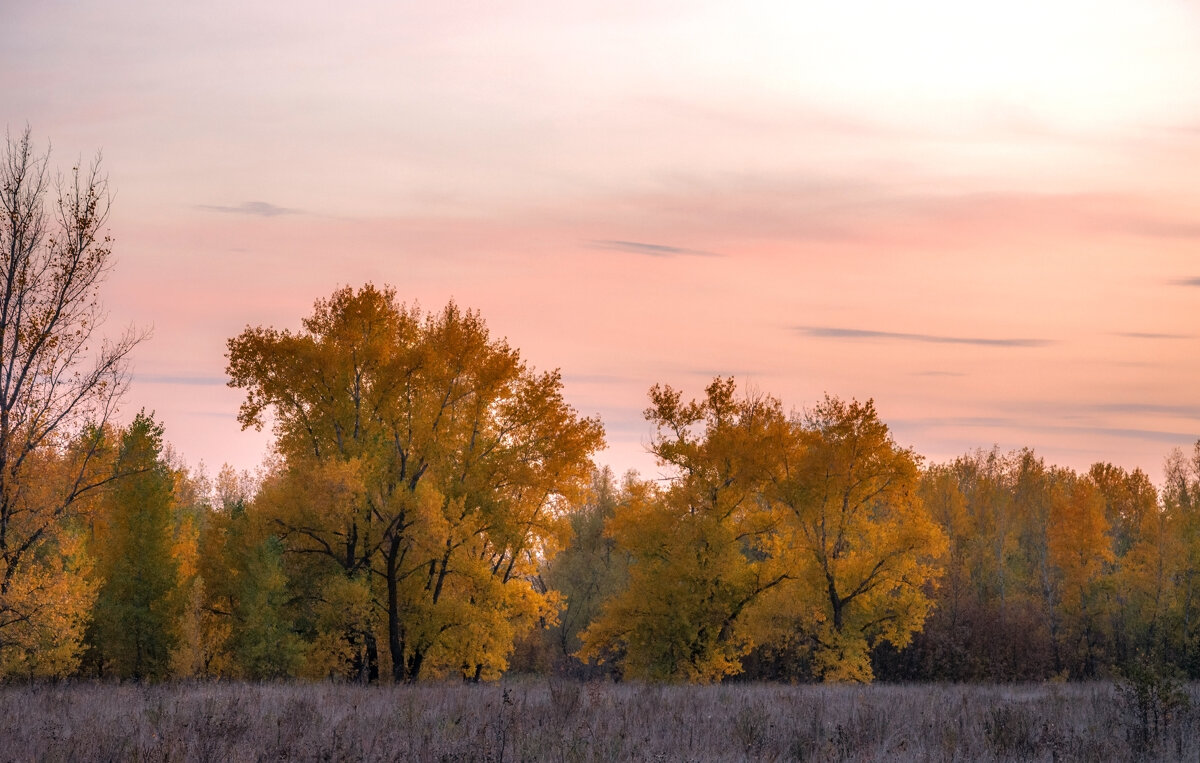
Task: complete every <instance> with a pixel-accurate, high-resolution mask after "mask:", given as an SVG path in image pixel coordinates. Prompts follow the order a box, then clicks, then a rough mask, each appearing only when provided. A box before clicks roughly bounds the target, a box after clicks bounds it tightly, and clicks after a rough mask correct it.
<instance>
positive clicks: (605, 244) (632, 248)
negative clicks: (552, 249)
mask: <svg viewBox="0 0 1200 763" xmlns="http://www.w3.org/2000/svg"><path fill="white" fill-rule="evenodd" d="M588 245H589V246H592V247H595V248H596V249H613V250H616V251H618V252H632V253H634V254H645V255H648V256H650V257H679V256H681V255H683V256H688V257H721V256H722V255H720V254H717V253H716V252H706V251H704V250H703V249H685V248H683V247H680V246H665V245H663V244H647V243H644V242H641V241H615V240H607V239H604V240H595V239H593V240H591V241H589V242H588Z"/></svg>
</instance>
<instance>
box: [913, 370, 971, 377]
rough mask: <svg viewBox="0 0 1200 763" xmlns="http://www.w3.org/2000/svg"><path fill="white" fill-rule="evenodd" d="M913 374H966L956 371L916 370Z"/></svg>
mask: <svg viewBox="0 0 1200 763" xmlns="http://www.w3.org/2000/svg"><path fill="white" fill-rule="evenodd" d="M913 376H947V377H949V376H966V374H964V373H959V372H958V371H916V372H914V373H913Z"/></svg>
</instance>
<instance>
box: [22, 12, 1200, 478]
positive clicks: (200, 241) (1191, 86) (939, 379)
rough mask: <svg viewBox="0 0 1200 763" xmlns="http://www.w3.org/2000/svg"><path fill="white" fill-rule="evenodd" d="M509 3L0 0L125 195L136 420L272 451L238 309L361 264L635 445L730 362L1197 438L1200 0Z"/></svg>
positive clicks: (238, 454) (830, 382)
mask: <svg viewBox="0 0 1200 763" xmlns="http://www.w3.org/2000/svg"><path fill="white" fill-rule="evenodd" d="M503 5H504V6H506V9H505V10H498V9H497V8H496V7H495V6H494V5H493V4H490V3H481V2H464V3H395V4H394V3H344V4H341V5H339V6H330V5H329V4H327V3H316V2H296V3H290V4H287V5H283V4H272V3H258V4H246V3H241V2H217V3H206V4H195V5H187V4H149V3H139V2H132V1H121V2H107V3H68V2H59V1H53V2H46V3H26V4H19V5H13V6H9V7H8V8H6V9H5V10H4V11H3V12H0V21H2V22H3V23H0V51H2V52H0V89H2V90H0V91H2V92H3V94H4V98H3V101H2V103H3V106H0V121H2V122H3V123H4V125H6V126H7V128H8V130H9V132H10V133H13V134H16V133H19V132H20V131H21V130H22V129H23V128H24V127H25V125H26V124H28V125H29V126H30V127H31V128H32V130H33V134H34V137H35V139H36V140H38V141H40V142H41V145H43V146H44V145H45V142H46V141H49V142H50V143H52V146H53V154H52V163H53V164H55V165H57V166H60V167H63V168H69V167H70V166H71V163H73V162H74V161H75V160H76V159H77V158H78V157H82V158H83V160H84V161H85V162H86V161H87V160H88V159H89V158H90V156H91V155H92V153H93V152H94V151H96V150H97V149H99V150H101V151H102V152H103V162H104V167H105V168H106V170H107V172H108V174H109V177H110V181H111V184H112V186H113V188H115V189H116V197H115V200H114V205H113V213H112V216H111V218H110V222H109V228H110V229H111V232H112V235H113V237H114V239H115V241H116V245H115V252H116V255H117V258H118V262H117V265H116V268H115V270H114V271H113V274H112V276H111V278H110V280H109V282H108V285H107V287H106V289H105V291H104V295H105V299H106V303H107V306H108V308H109V311H110V319H109V321H110V323H109V328H110V332H111V333H113V334H115V333H117V332H118V331H119V330H120V328H121V327H123V326H124V325H126V324H134V325H137V326H153V330H154V334H153V339H152V340H151V341H148V342H146V343H144V344H143V345H142V346H140V347H139V348H138V350H137V352H136V355H135V357H134V365H135V376H134V382H133V384H132V386H131V389H130V391H129V394H128V396H127V402H126V405H125V418H131V417H132V415H133V414H134V413H136V411H137V410H138V409H139V408H141V407H145V408H146V409H147V410H154V411H156V412H157V417H158V419H159V420H160V421H162V422H163V423H164V425H165V427H166V438H167V440H168V441H170V442H171V443H172V444H173V445H174V447H175V448H176V449H177V450H178V451H179V452H180V453H181V454H182V455H183V457H184V458H185V459H186V460H187V461H188V462H190V463H193V464H194V463H197V462H199V461H204V462H205V463H206V464H207V465H208V467H209V469H210V471H215V469H216V468H217V467H219V466H220V464H221V463H223V462H230V463H232V464H234V465H235V466H237V467H239V468H243V467H245V468H250V467H253V466H254V465H256V464H257V463H258V462H259V461H260V460H261V458H262V457H263V455H264V454H265V453H266V451H267V448H268V447H269V443H270V434H269V432H265V431H264V432H262V433H255V432H253V431H249V432H242V431H240V428H239V426H238V424H237V421H236V418H235V416H236V413H237V407H238V404H239V402H240V400H241V394H242V393H241V392H239V391H236V390H231V389H228V388H226V386H225V383H226V377H225V365H226V360H225V357H224V354H225V351H226V340H227V339H228V338H230V337H232V336H235V335H236V334H238V333H239V332H240V331H242V329H244V328H245V327H246V326H247V325H248V324H249V325H269V326H276V327H281V328H282V327H288V328H295V327H298V325H299V320H300V317H301V316H303V315H307V314H309V312H310V311H311V307H312V304H313V301H314V300H316V299H318V298H322V297H326V296H328V295H329V294H330V293H331V292H332V291H333V290H334V288H335V287H337V286H339V285H347V284H348V285H353V286H358V285H361V284H363V283H365V282H367V281H373V282H375V283H377V284H383V283H387V284H391V285H393V286H394V287H395V288H396V289H397V292H398V294H399V296H400V298H401V299H403V300H405V301H407V302H419V303H420V304H421V305H422V306H424V307H426V308H430V309H437V308H439V307H441V306H442V305H444V304H445V303H446V302H447V301H448V300H451V299H454V300H456V301H457V302H458V303H459V304H460V305H463V306H466V307H471V308H474V309H478V310H480V311H481V312H482V314H483V316H484V318H485V319H486V321H487V323H488V326H489V327H490V329H491V330H492V332H493V333H494V334H496V335H498V336H505V337H507V338H508V340H509V342H510V343H511V344H512V345H513V346H515V347H517V348H519V349H520V350H521V353H522V356H523V357H524V358H525V359H526V360H527V361H528V362H529V363H531V364H532V365H534V366H536V367H537V368H541V369H548V368H555V367H558V368H560V369H561V370H562V374H563V377H564V382H565V389H566V393H567V396H568V399H569V401H570V402H571V403H572V404H573V405H574V406H575V407H576V408H577V409H578V410H579V412H580V413H582V414H585V415H592V414H598V415H599V416H600V417H601V418H602V420H603V422H604V425H605V428H606V432H607V441H608V444H609V447H608V450H607V451H606V452H604V453H603V454H602V455H601V460H602V461H604V462H607V463H608V464H610V465H611V466H613V467H614V469H616V470H617V471H622V470H624V469H627V468H636V469H638V470H640V471H641V472H642V473H643V474H645V475H648V476H653V475H655V473H656V467H655V465H654V462H653V459H652V457H651V456H649V455H648V454H647V452H646V447H645V446H646V444H647V442H648V441H649V435H650V431H651V429H650V425H649V424H647V423H646V422H645V420H644V419H643V417H642V411H643V409H644V408H645V407H646V392H647V389H648V388H649V387H650V386H651V385H652V384H654V383H668V384H671V385H673V386H675V387H677V388H681V389H683V390H684V392H685V394H686V395H698V394H700V392H701V391H702V389H703V387H704V385H705V384H706V383H707V382H708V381H709V380H711V379H712V377H713V376H715V375H734V376H736V377H737V378H738V380H739V383H741V384H744V385H748V386H749V387H750V388H752V389H757V390H760V391H762V392H765V393H769V394H772V395H775V396H778V397H780V398H781V399H782V400H783V401H784V404H785V406H790V407H795V408H796V409H797V410H801V409H803V408H805V407H806V406H811V405H813V404H814V403H816V401H818V400H819V399H820V398H821V396H822V395H823V393H825V392H828V393H830V394H833V395H837V396H840V397H843V398H847V399H849V398H851V397H856V398H859V399H866V398H874V400H875V403H876V408H877V409H878V411H879V414H880V416H881V418H882V419H883V420H884V421H885V422H887V423H888V424H889V425H890V426H891V427H892V429H893V431H894V433H895V436H896V439H897V441H898V442H899V443H901V444H902V445H906V446H911V447H913V448H914V449H915V450H916V451H917V452H918V453H920V454H922V455H924V456H925V457H926V458H927V459H929V460H932V461H943V460H947V459H952V458H954V457H955V456H957V455H960V454H962V453H964V452H967V451H968V450H973V449H975V448H980V447H982V448H991V447H992V446H993V445H998V446H999V447H1001V448H1002V449H1011V448H1019V447H1024V446H1028V447H1032V448H1034V449H1035V450H1037V451H1038V453H1039V454H1041V455H1043V456H1045V458H1046V459H1047V461H1049V462H1051V463H1057V464H1062V465H1064V466H1071V467H1074V468H1077V469H1079V468H1086V467H1087V466H1088V465H1089V464H1091V463H1093V462H1095V461H1101V460H1104V461H1112V462H1113V463H1115V464H1117V465H1120V466H1123V467H1125V468H1130V469H1132V468H1134V467H1140V468H1142V469H1143V470H1145V471H1146V472H1147V473H1148V474H1149V475H1150V477H1151V479H1153V480H1155V481H1158V480H1159V479H1160V477H1161V467H1162V462H1163V459H1164V457H1165V456H1166V455H1167V453H1168V452H1169V451H1170V450H1171V449H1172V448H1174V447H1177V446H1190V444H1191V443H1194V442H1195V441H1196V440H1197V438H1198V437H1200V397H1198V396H1197V389H1198V388H1200V351H1198V350H1200V257H1198V256H1197V255H1198V253H1200V250H1198V248H1197V247H1198V245H1200V211H1198V210H1200V175H1198V174H1197V172H1196V167H1197V166H1200V164H1198V162H1200V87H1197V84H1198V82H1197V80H1198V79H1200V12H1198V11H1197V10H1196V6H1195V5H1194V4H1191V3H1185V2H1174V1H1171V0H1162V1H1161V2H1160V1H1159V0H1154V1H1152V2H1145V1H1141V2H1139V1H1135V0H1123V1H1119V0H1112V1H1111V2H1098V3H1097V2H1086V3H1085V2H1075V1H1073V0H1045V1H1043V2H1037V3H1035V2H1023V1H1022V2H1007V3H993V4H983V3H962V2H951V1H950V0H939V1H937V2H931V1H930V2H912V3H894V2H883V1H882V0H880V1H878V2H862V3H835V2H805V3H784V2H758V3H753V2H752V3H748V4H747V3H741V4H736V5H734V4H729V3H715V2H713V3H690V2H687V3H685V2H677V0H654V1H652V2H636V3H634V2H614V3H596V4H561V3H549V2H533V1H532V0H529V1H526V2H517V3H506V4H503ZM567 5H570V6H571V7H569V8H568V7H565V6H567Z"/></svg>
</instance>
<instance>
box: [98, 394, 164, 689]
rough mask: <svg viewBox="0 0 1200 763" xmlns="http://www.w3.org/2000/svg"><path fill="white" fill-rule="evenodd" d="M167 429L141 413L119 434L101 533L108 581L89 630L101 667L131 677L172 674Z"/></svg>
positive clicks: (102, 563)
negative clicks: (164, 454) (165, 456)
mask: <svg viewBox="0 0 1200 763" xmlns="http://www.w3.org/2000/svg"><path fill="white" fill-rule="evenodd" d="M162 435H163V429H162V426H161V425H160V424H158V423H156V422H155V421H154V419H153V417H152V416H148V415H146V414H145V412H142V413H139V414H138V415H137V416H136V417H135V418H134V420H133V422H132V423H131V424H130V425H129V427H128V429H126V430H125V431H124V432H123V433H122V434H121V439H120V446H119V449H118V454H117V462H116V470H117V473H120V474H124V475H127V476H123V477H122V478H121V479H118V480H115V481H114V482H113V483H112V485H111V487H110V489H109V490H108V491H107V493H106V494H105V496H104V499H103V501H102V504H101V517H100V520H99V522H98V525H99V526H98V528H97V532H96V536H97V538H96V540H97V551H96V554H97V557H98V565H97V567H98V572H99V573H100V576H101V578H102V580H103V582H102V583H101V585H100V590H99V594H98V596H97V599H96V606H95V615H94V617H95V619H94V623H93V627H92V630H91V632H90V638H89V641H90V650H91V653H92V656H91V661H92V663H93V665H94V668H95V670H96V672H97V673H99V674H100V675H103V676H118V677H123V678H125V677H127V678H134V679H162V678H166V677H167V676H168V675H169V674H170V669H171V662H170V657H171V650H172V648H173V647H174V646H175V640H176V637H177V634H176V630H175V627H176V623H177V621H178V618H179V615H180V607H181V601H180V600H179V598H178V596H177V595H176V586H177V583H178V567H179V565H178V561H177V559H176V558H175V557H174V556H173V554H172V535H173V533H172V530H173V526H174V518H173V514H172V503H171V502H172V487H173V480H172V476H171V472H170V470H169V468H168V466H167V464H166V463H165V461H164V460H163V458H162V448H163V440H162Z"/></svg>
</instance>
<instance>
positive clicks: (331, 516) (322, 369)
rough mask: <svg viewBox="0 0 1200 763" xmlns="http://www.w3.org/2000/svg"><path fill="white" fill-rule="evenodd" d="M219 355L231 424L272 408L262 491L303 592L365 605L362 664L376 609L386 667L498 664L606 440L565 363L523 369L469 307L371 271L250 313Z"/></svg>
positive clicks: (354, 632)
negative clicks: (317, 294) (275, 317)
mask: <svg viewBox="0 0 1200 763" xmlns="http://www.w3.org/2000/svg"><path fill="white" fill-rule="evenodd" d="M229 373H230V376H231V377H232V381H231V385H232V386H235V387H239V388H242V389H244V390H245V391H246V394H247V397H246V401H245V403H244V404H243V405H242V409H241V413H240V419H241V421H242V424H243V425H244V426H261V425H262V423H263V421H264V416H265V414H266V413H267V412H268V411H270V412H271V414H272V418H273V420H274V422H275V431H276V435H277V446H276V447H277V449H278V452H279V453H280V455H281V456H282V458H283V461H284V466H283V469H282V472H281V473H280V475H279V476H278V479H277V480H275V481H274V482H272V483H270V484H267V485H265V486H264V490H263V492H262V494H261V495H260V497H259V501H258V502H257V503H258V504H261V510H262V511H264V512H266V513H267V514H268V515H269V516H270V518H271V521H272V522H273V523H274V526H275V528H276V530H277V531H278V533H279V534H280V537H281V539H282V540H283V543H284V548H285V551H286V552H287V553H289V554H291V555H293V556H295V557H298V558H299V557H303V558H306V559H308V560H310V562H309V563H308V564H307V565H306V567H307V571H306V572H305V574H304V579H305V580H307V581H308V584H307V585H308V587H307V589H306V597H307V598H308V599H309V600H311V601H313V602H314V603H317V604H324V603H328V602H330V601H335V600H336V599H338V598H342V599H345V603H346V605H345V606H338V605H337V604H334V605H333V606H332V607H329V606H326V607H325V612H326V613H327V615H328V614H336V613H337V612H342V613H345V614H347V616H350V615H352V614H353V613H360V614H353V617H352V619H353V621H354V622H346V623H344V625H345V633H346V636H347V638H348V639H349V640H350V641H351V642H358V643H360V644H361V647H362V648H361V649H358V650H356V653H357V654H358V660H359V662H360V663H361V665H360V670H359V672H360V674H361V675H363V676H365V677H367V678H370V677H372V676H373V675H375V673H376V671H377V669H378V668H377V665H378V663H377V662H376V661H379V662H383V660H382V659H381V656H380V655H379V652H378V649H377V647H376V643H377V640H378V637H377V635H376V632H377V630H378V629H379V623H380V621H381V623H382V628H381V629H382V632H383V634H384V638H386V647H387V648H386V658H387V660H386V662H387V664H388V666H389V667H390V670H391V674H392V677H393V678H394V679H395V680H398V681H401V680H403V681H411V680H416V679H418V678H420V677H421V676H422V675H423V674H424V673H425V672H426V670H428V669H430V668H432V669H433V670H434V671H436V672H439V673H445V672H450V671H454V672H461V673H462V674H463V675H465V676H468V677H492V676H495V675H497V674H498V671H500V670H502V669H503V667H504V665H505V660H506V656H507V654H508V652H509V651H510V650H511V648H512V641H513V638H514V636H515V634H516V633H517V631H519V630H521V629H524V628H527V627H531V626H532V625H533V624H535V623H537V622H538V621H539V620H540V619H541V618H543V617H544V616H546V615H548V614H549V613H550V612H551V611H552V610H553V609H554V608H555V607H556V606H557V604H556V601H555V598H554V597H553V596H552V595H551V594H548V593H544V592H539V591H537V590H535V589H534V587H533V586H532V584H531V582H530V581H531V579H532V577H533V576H534V575H535V574H536V571H537V565H538V560H539V558H540V557H541V556H542V555H549V554H550V553H552V552H553V551H554V550H556V548H557V547H558V546H560V545H561V543H562V536H563V534H564V532H565V526H564V523H563V520H562V517H561V514H562V503H563V501H564V499H565V498H566V497H568V496H573V495H575V494H576V493H579V492H580V491H582V490H584V489H586V485H587V479H588V475H589V471H590V468H591V467H590V462H589V457H590V455H591V454H592V453H593V452H594V451H595V450H596V449H597V448H598V447H599V446H600V445H601V443H602V430H601V428H600V425H599V422H597V421H595V420H593V419H586V418H579V417H578V416H577V415H576V414H575V412H574V411H573V410H572V409H571V408H570V406H568V405H567V404H566V403H565V401H564V400H563V398H562V381H561V377H560V376H559V375H558V373H557V372H551V373H541V374H538V373H534V372H533V371H531V370H530V369H529V368H528V367H527V366H526V365H525V363H524V362H523V361H521V359H520V356H519V354H518V353H517V351H516V350H514V349H512V348H511V347H509V346H508V344H507V343H506V342H504V341H502V340H496V339H493V338H492V337H491V336H490V335H489V333H488V331H487V328H486V326H485V325H484V322H483V320H482V319H481V318H480V317H479V315H478V314H476V313H473V312H470V311H464V310H462V309H460V308H459V307H458V306H457V305H454V304H453V303H451V304H450V305H448V306H447V307H446V308H445V309H444V310H442V311H441V312H439V313H432V314H428V315H427V314H424V313H422V311H420V310H419V309H417V308H407V307H403V306H400V305H398V304H397V303H396V300H395V293H394V292H393V291H392V290H391V289H382V290H381V289H377V288H375V287H374V286H371V285H368V286H365V287H363V288H362V289H359V290H357V291H356V290H353V289H350V288H345V289H340V290H338V291H337V292H335V293H334V294H333V296H332V297H331V298H330V299H328V300H321V301H319V302H318V303H317V305H316V309H315V310H314V312H313V314H312V316H310V317H309V318H307V319H305V321H304V326H303V330H302V331H300V332H297V333H293V332H290V331H278V330H276V329H266V328H248V329H247V330H246V331H245V332H243V333H242V334H241V335H240V336H238V337H235V338H234V339H231V340H230V343H229ZM355 602H367V603H369V604H370V607H371V614H370V616H369V617H366V618H365V619H364V616H363V615H362V614H361V613H362V608H361V607H360V606H357V605H355ZM318 615H319V613H318V612H317V611H316V610H314V611H313V616H314V617H317V616H318Z"/></svg>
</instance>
